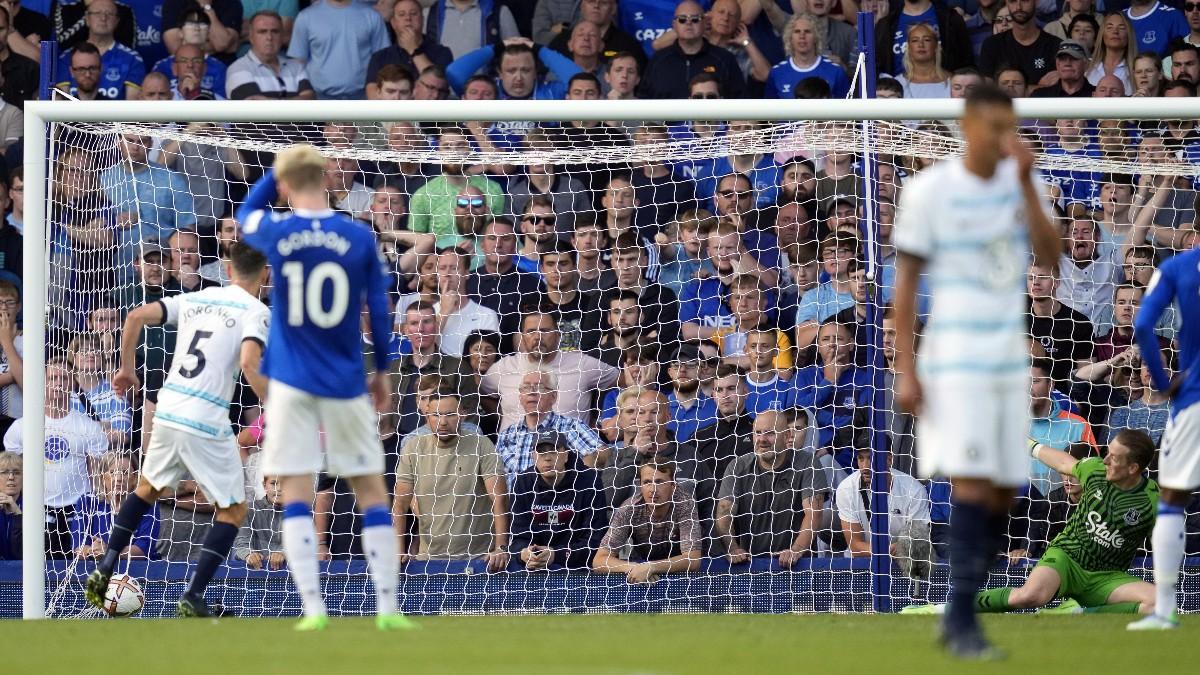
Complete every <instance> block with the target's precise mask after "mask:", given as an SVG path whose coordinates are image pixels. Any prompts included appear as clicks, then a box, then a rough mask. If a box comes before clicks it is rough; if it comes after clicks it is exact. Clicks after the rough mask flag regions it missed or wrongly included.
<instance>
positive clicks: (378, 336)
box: [238, 171, 392, 399]
mask: <svg viewBox="0 0 1200 675" xmlns="http://www.w3.org/2000/svg"><path fill="white" fill-rule="evenodd" d="M276 196H277V191H276V186H275V174H274V172H273V171H269V172H267V174H266V175H265V176H263V177H262V178H261V179H259V181H258V182H257V183H255V184H254V188H253V189H251V191H250V194H249V195H247V197H246V202H245V204H243V205H242V208H241V209H239V210H238V221H239V222H241V224H242V241H244V242H245V243H247V244H249V245H250V246H253V247H254V248H256V249H258V250H260V251H262V252H263V253H264V254H265V255H266V256H267V260H268V261H270V263H271V271H272V274H273V276H274V282H273V284H272V288H271V332H270V335H269V339H268V340H267V350H266V354H265V355H264V356H263V373H264V374H266V375H267V377H269V378H271V379H273V380H278V381H280V382H283V383H284V384H286V385H289V386H292V387H295V388H297V389H300V390H301V391H306V392H308V393H310V394H313V395H315V396H324V397H328V398H340V399H345V398H355V397H357V396H361V395H362V394H363V393H365V392H366V378H365V367H364V362H363V348H362V334H361V332H360V329H359V325H360V324H359V317H360V314H361V310H362V307H363V304H364V303H365V304H366V305H367V308H368V310H369V314H370V324H371V338H372V340H371V341H372V343H373V344H377V345H386V344H389V343H390V340H391V329H392V316H391V309H390V306H389V303H388V295H387V289H388V285H389V280H388V269H387V263H386V262H385V261H384V259H383V257H382V256H381V255H380V253H379V250H378V248H377V246H376V242H375V234H374V233H373V232H372V231H371V229H370V228H369V227H368V226H366V225H364V224H362V223H359V222H357V221H355V220H352V219H350V218H347V217H346V216H343V215H340V214H336V213H334V212H333V211H331V210H328V209H323V210H320V211H306V210H299V209H297V210H295V211H285V212H279V213H272V212H271V211H270V205H271V203H272V202H274V201H275V199H276ZM390 351H391V350H388V349H376V350H374V355H375V369H376V370H377V371H383V370H386V369H387V367H388V363H389V362H390V361H391V358H392V357H391V354H390V353H389V352H390Z"/></svg>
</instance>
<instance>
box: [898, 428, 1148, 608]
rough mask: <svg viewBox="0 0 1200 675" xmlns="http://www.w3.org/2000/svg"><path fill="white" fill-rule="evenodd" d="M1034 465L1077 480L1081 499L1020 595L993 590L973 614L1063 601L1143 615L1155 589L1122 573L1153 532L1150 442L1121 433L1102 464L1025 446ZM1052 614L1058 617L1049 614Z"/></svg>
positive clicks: (981, 597)
mask: <svg viewBox="0 0 1200 675" xmlns="http://www.w3.org/2000/svg"><path fill="white" fill-rule="evenodd" d="M1029 444H1030V448H1031V450H1032V454H1033V456H1034V457H1035V458H1037V459H1040V460H1041V461H1042V462H1043V463H1045V464H1046V465H1047V466H1049V467H1050V468H1051V469H1053V470H1055V471H1058V472H1060V473H1064V474H1072V475H1074V476H1076V477H1077V478H1078V479H1079V483H1080V485H1081V486H1082V489H1083V493H1082V495H1081V496H1080V499H1079V504H1078V505H1077V506H1076V507H1075V509H1074V511H1072V513H1071V517H1070V519H1069V520H1068V521H1067V526H1066V529H1064V530H1063V531H1062V533H1061V534H1059V535H1058V536H1057V537H1055V538H1054V541H1052V542H1050V547H1049V548H1047V549H1046V553H1045V554H1044V555H1042V558H1041V560H1040V561H1039V562H1038V564H1037V566H1036V567H1034V568H1033V571H1032V572H1031V573H1030V574H1029V578H1028V579H1026V581H1025V585H1024V586H1021V587H1020V588H993V589H991V590H987V591H982V592H981V593H979V595H977V596H976V598H975V608H976V611H979V612H1008V611H1011V610H1017V609H1033V608H1036V607H1042V606H1043V605H1046V604H1049V603H1050V601H1052V600H1054V599H1055V598H1062V599H1063V604H1062V605H1060V606H1059V608H1060V609H1062V610H1063V611H1068V610H1070V611H1074V612H1080V611H1086V612H1104V613H1113V614H1136V613H1139V612H1140V613H1142V614H1148V613H1150V612H1153V611H1154V586H1153V585H1152V584H1149V583H1147V582H1145V581H1142V580H1141V579H1139V578H1137V577H1135V576H1133V575H1131V574H1129V573H1128V571H1127V570H1128V569H1129V563H1130V562H1132V561H1133V557H1134V556H1135V555H1136V554H1137V552H1138V549H1139V548H1140V547H1141V545H1142V543H1143V542H1144V541H1146V537H1147V536H1148V535H1149V534H1150V531H1151V530H1152V529H1153V528H1154V516H1155V509H1156V508H1157V504H1158V484H1157V483H1155V482H1154V481H1152V480H1150V479H1149V478H1146V477H1145V475H1144V474H1145V472H1146V467H1148V466H1149V465H1150V462H1151V460H1152V459H1153V458H1154V442H1153V441H1152V440H1150V437H1149V436H1147V435H1146V434H1145V433H1144V432H1142V431H1137V430H1133V429H1124V430H1122V431H1120V432H1118V433H1117V434H1116V436H1115V437H1114V438H1113V440H1112V442H1110V443H1109V445H1108V454H1107V456H1105V458H1104V459H1103V460H1101V459H1100V458H1098V457H1090V458H1088V459H1083V460H1078V459H1075V458H1074V457H1072V456H1071V455H1069V454H1067V453H1065V452H1063V451H1061V450H1055V449H1053V448H1048V447H1046V446H1044V445H1042V444H1040V443H1036V442H1034V441H1030V442H1029ZM944 608H945V605H919V606H913V607H907V608H905V609H904V610H902V613H906V614H941V613H942V612H943V611H944ZM1054 611H1057V610H1054Z"/></svg>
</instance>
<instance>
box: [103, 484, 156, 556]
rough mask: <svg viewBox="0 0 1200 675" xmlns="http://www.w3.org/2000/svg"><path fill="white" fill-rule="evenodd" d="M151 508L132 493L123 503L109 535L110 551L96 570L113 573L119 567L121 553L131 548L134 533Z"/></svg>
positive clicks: (106, 551)
mask: <svg viewBox="0 0 1200 675" xmlns="http://www.w3.org/2000/svg"><path fill="white" fill-rule="evenodd" d="M150 507H151V504H149V503H147V502H146V501H144V500H143V499H142V498H141V497H139V496H137V493H136V492H130V493H129V496H128V497H126V498H125V501H124V502H121V509H120V510H119V511H117V515H116V517H115V518H113V527H112V532H110V533H109V535H108V549H107V550H105V551H104V557H103V558H101V559H100V562H99V563H98V564H97V565H96V569H98V570H100V571H101V572H102V573H104V574H112V573H113V570H114V569H116V567H117V560H119V559H120V557H121V553H123V552H124V551H125V549H126V548H128V547H129V542H130V540H132V539H133V533H134V532H137V529H138V525H139V524H140V523H141V522H142V517H143V516H145V515H146V512H148V511H149V510H150ZM148 552H149V551H147V553H148Z"/></svg>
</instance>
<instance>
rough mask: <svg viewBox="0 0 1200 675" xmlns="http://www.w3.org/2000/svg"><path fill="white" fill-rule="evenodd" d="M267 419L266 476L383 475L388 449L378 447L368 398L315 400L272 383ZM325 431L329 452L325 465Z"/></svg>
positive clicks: (377, 429)
mask: <svg viewBox="0 0 1200 675" xmlns="http://www.w3.org/2000/svg"><path fill="white" fill-rule="evenodd" d="M265 414H266V421H265V426H264V427H263V436H264V438H263V461H262V472H263V474H264V475H267V476H303V475H307V474H314V473H318V472H320V471H327V472H329V473H330V474H332V475H335V476H366V475H370V474H381V473H383V445H382V444H381V443H380V442H379V428H378V426H377V423H376V416H375V409H374V408H373V407H371V399H370V397H369V396H367V395H366V394H363V395H362V396H358V397H355V398H328V397H325V396H314V395H313V394H310V393H308V392H306V391H302V390H300V389H297V388H295V387H291V386H288V385H286V384H283V383H282V382H279V381H278V380H271V384H270V385H269V388H268V390H267V405H266V409H265ZM322 431H324V436H325V440H326V442H325V445H326V446H327V449H326V451H325V457H324V461H322V453H321V446H322V443H321V432H322Z"/></svg>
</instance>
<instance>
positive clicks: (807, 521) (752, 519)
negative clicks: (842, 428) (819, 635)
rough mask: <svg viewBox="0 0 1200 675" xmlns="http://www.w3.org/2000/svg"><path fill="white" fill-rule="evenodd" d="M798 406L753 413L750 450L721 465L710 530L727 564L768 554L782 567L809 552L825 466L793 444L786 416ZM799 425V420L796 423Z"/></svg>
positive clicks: (824, 494) (825, 491)
mask: <svg viewBox="0 0 1200 675" xmlns="http://www.w3.org/2000/svg"><path fill="white" fill-rule="evenodd" d="M794 416H802V417H806V416H807V415H806V414H805V413H804V411H802V410H800V411H790V410H789V411H782V410H766V411H763V412H761V413H759V414H758V416H757V417H756V418H754V452H752V453H749V454H744V455H740V456H738V457H736V458H735V459H734V460H733V461H732V462H730V464H729V466H728V467H727V468H726V469H725V475H724V476H723V477H722V478H721V487H720V490H719V492H718V501H717V515H716V531H717V535H718V536H719V537H720V538H721V541H722V543H723V544H724V547H725V555H726V557H727V558H728V559H729V562H730V563H732V564H738V563H743V562H747V561H749V560H750V558H752V557H759V556H762V557H772V558H775V559H776V561H777V562H778V563H779V566H780V567H783V568H785V569H787V568H790V567H792V565H793V564H795V562H796V561H797V560H799V559H800V558H802V557H804V556H805V555H808V554H810V553H812V552H813V550H814V548H813V547H814V545H815V544H816V536H817V534H818V532H819V531H820V530H821V529H823V524H822V523H820V522H819V521H820V518H819V514H820V513H821V511H822V507H823V506H824V504H825V501H826V499H828V497H829V492H830V486H829V484H828V482H827V477H826V473H825V471H823V470H821V469H819V468H818V467H817V465H816V462H815V460H814V458H813V453H812V452H811V451H809V450H801V449H793V447H794V443H793V442H792V441H793V436H794V434H793V433H792V429H793V427H794V425H793V424H792V417H794ZM802 426H805V425H802Z"/></svg>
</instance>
